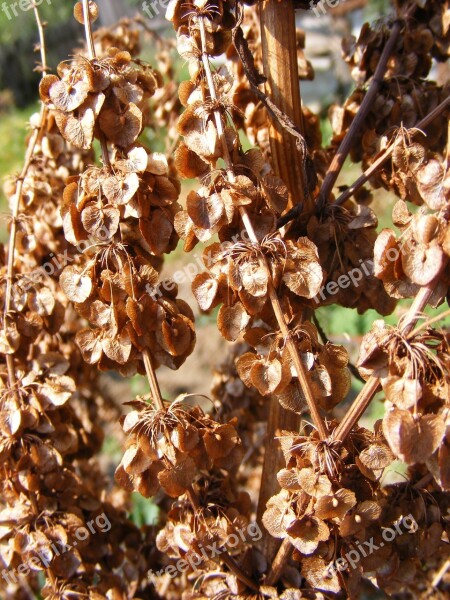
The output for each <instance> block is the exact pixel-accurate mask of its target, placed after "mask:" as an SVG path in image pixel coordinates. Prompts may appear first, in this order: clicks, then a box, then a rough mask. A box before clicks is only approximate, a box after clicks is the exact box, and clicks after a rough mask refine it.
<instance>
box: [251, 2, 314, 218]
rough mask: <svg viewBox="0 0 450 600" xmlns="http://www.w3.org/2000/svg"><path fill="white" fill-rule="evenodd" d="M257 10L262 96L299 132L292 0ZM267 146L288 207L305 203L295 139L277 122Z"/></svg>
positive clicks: (263, 4) (266, 4)
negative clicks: (263, 84)
mask: <svg viewBox="0 0 450 600" xmlns="http://www.w3.org/2000/svg"><path fill="white" fill-rule="evenodd" d="M259 10H260V13H259V14H260V23H261V43H262V55H263V65H264V75H265V77H266V78H267V82H266V94H267V95H268V96H269V97H270V99H271V100H272V102H274V104H276V106H277V107H278V108H279V109H280V110H281V111H283V112H284V113H285V114H286V115H287V116H288V117H290V118H291V119H292V121H293V122H294V123H295V125H296V126H297V127H298V129H299V130H300V131H301V132H302V133H303V130H304V127H303V115H302V106H301V97H300V82H299V77H298V62H297V42H296V27H295V10H294V3H293V0H282V1H281V2H274V0H263V2H261V4H260V9H259ZM270 147H271V150H272V165H273V168H274V170H275V172H276V174H277V175H278V176H279V177H280V178H281V179H282V180H283V181H284V183H285V184H286V185H287V187H288V190H289V194H290V206H289V208H291V207H292V206H293V205H295V204H299V203H300V202H304V201H305V200H307V198H305V196H306V194H305V192H304V190H305V187H306V177H305V171H304V156H302V153H301V151H300V150H299V149H298V148H297V145H296V139H295V138H294V137H293V136H292V135H291V133H289V132H288V131H286V130H285V129H283V127H281V126H280V124H279V123H273V124H272V125H271V126H270Z"/></svg>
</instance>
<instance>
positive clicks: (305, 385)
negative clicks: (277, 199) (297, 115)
mask: <svg viewBox="0 0 450 600" xmlns="http://www.w3.org/2000/svg"><path fill="white" fill-rule="evenodd" d="M199 26H200V36H201V40H202V62H203V67H204V70H205V75H206V80H207V82H208V86H209V92H210V95H211V98H212V99H213V100H217V94H216V90H215V85H214V80H213V77H212V73H211V67H210V65H209V58H208V55H207V53H206V51H205V48H206V35H205V24H204V18H200V19H199ZM214 118H215V122H216V127H217V134H218V136H219V139H220V140H221V144H222V151H223V160H224V162H225V166H226V170H227V175H228V177H229V180H230V182H234V181H235V175H234V171H233V164H232V161H231V157H230V153H229V151H228V146H227V142H226V138H225V130H224V126H223V121H222V115H221V114H220V112H219V111H217V110H215V111H214ZM239 213H240V215H241V219H242V222H243V224H244V227H245V230H246V232H247V235H248V237H249V239H250V241H251V242H253V243H254V244H259V240H258V238H257V236H256V234H255V230H254V228H253V225H252V222H251V219H250V217H249V214H248V212H247V211H246V209H245V207H243V206H240V207H239ZM260 260H261V262H262V264H263V266H264V267H265V269H266V271H267V273H268V276H269V284H268V291H269V298H270V302H271V304H272V307H273V311H274V314H275V317H276V319H277V323H278V326H279V328H280V331H281V333H282V335H283V336H284V338H285V340H286V345H287V347H288V349H289V353H290V355H291V358H292V361H293V362H294V366H295V369H296V372H297V376H298V379H299V382H300V385H301V388H302V391H303V393H304V396H305V398H306V401H307V404H308V408H309V411H310V413H311V418H312V420H313V423H314V426H315V427H316V428H317V430H318V432H319V435H320V437H321V439H326V438H327V436H328V433H327V430H326V427H325V424H324V422H323V420H322V418H321V416H320V413H319V410H318V408H317V405H316V402H315V400H314V396H313V394H312V391H311V388H310V386H309V382H308V379H307V376H306V373H305V369H304V367H303V364H302V361H301V358H300V355H299V353H298V350H297V347H296V346H295V344H294V342H293V340H292V338H291V334H290V331H289V327H288V325H287V323H286V320H285V317H284V314H283V310H282V308H281V304H280V301H279V299H278V296H277V293H276V291H275V288H274V286H273V281H272V277H271V273H270V269H269V267H268V265H267V262H266V260H265V258H264V257H261V259H260Z"/></svg>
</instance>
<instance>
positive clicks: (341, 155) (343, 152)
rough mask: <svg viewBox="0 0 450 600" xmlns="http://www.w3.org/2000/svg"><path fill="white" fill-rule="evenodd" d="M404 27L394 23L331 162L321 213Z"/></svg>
mask: <svg viewBox="0 0 450 600" xmlns="http://www.w3.org/2000/svg"><path fill="white" fill-rule="evenodd" d="M414 10H415V5H414V6H413V7H412V9H410V11H409V12H408V13H407V14H406V15H405V19H406V18H409V17H411V16H412V14H413V12H414ZM403 27H404V20H403V19H402V20H398V21H396V22H395V23H394V26H393V28H392V31H391V34H390V36H389V39H388V41H387V43H386V45H385V46H384V48H383V52H382V54H381V56H380V60H379V61H378V64H377V68H376V69H375V73H374V74H373V77H372V81H371V83H370V86H369V89H368V91H367V93H366V95H365V96H364V100H363V101H362V103H361V106H360V107H359V110H358V113H357V114H356V116H355V118H354V119H353V121H352V124H351V125H350V127H349V129H348V131H347V133H346V135H345V137H344V139H343V140H342V142H341V143H340V145H339V148H338V150H337V152H336V154H335V156H334V158H333V160H332V161H331V165H330V166H329V168H328V172H327V174H326V176H325V179H324V180H323V184H322V188H321V190H320V194H319V197H318V199H317V210H318V211H320V210H321V209H322V208H323V207H324V206H325V205H326V203H327V202H328V199H329V196H330V194H331V192H332V190H333V187H334V184H335V183H336V180H337V178H338V176H339V173H340V172H341V170H342V167H343V166H344V162H345V159H346V158H347V156H348V153H349V152H350V149H351V147H352V144H353V140H354V138H355V137H356V136H357V135H358V133H359V131H360V129H361V125H362V123H363V122H364V120H365V119H366V117H367V115H368V114H369V112H370V110H371V108H372V106H373V102H374V100H375V98H376V96H377V94H378V91H379V89H380V85H381V84H382V82H383V79H384V75H385V73H386V69H387V63H388V61H389V58H390V57H391V54H392V52H393V50H394V48H395V45H396V44H397V40H398V36H399V35H400V32H401V30H402V28H403Z"/></svg>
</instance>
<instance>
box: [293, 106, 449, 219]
mask: <svg viewBox="0 0 450 600" xmlns="http://www.w3.org/2000/svg"><path fill="white" fill-rule="evenodd" d="M449 105H450V96H448V97H447V98H445V100H443V101H442V102H441V103H440V104H438V105H437V106H436V108H435V109H434V110H432V111H431V112H430V113H429V114H428V115H427V116H426V117H424V118H423V119H422V120H421V121H419V122H418V123H417V124H416V125H414V128H412V129H411V130H410V132H411V135H412V136H414V135H416V134H417V133H419V130H424V129H426V127H428V125H429V124H430V123H432V121H434V119H436V117H438V116H439V115H441V114H442V113H443V112H444V110H445V109H446V108H447V107H448V106H449ZM414 129H416V130H417V131H414ZM400 143H401V139H400V138H397V139H396V140H395V141H394V143H393V144H391V145H390V146H389V148H387V149H386V150H385V151H384V152H383V154H381V156H379V157H378V158H377V159H376V160H375V161H374V162H373V163H372V164H371V165H370V167H369V168H368V169H366V170H365V171H364V173H363V174H362V175H361V176H360V177H358V179H357V180H356V181H355V183H353V184H352V185H351V186H350V187H348V188H347V189H346V190H345V191H344V192H342V194H341V195H340V196H339V197H338V198H337V200H336V201H335V202H334V203H333V206H334V205H335V204H336V205H340V204H343V203H344V202H345V201H346V200H348V199H349V198H350V197H351V196H353V194H355V192H357V191H358V190H359V189H360V188H362V186H363V185H364V184H365V183H366V182H367V181H368V180H369V179H370V178H371V177H372V175H373V174H374V173H376V172H377V171H378V170H379V169H380V168H381V167H382V166H383V165H384V163H385V162H386V161H387V160H388V159H389V157H390V156H391V155H392V153H393V152H394V150H395V148H396V147H397V146H398V144H400ZM289 220H290V219H289Z"/></svg>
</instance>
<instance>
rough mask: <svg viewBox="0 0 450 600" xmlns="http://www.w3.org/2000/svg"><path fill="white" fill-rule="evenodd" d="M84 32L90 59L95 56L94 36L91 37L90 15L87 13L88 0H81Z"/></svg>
mask: <svg viewBox="0 0 450 600" xmlns="http://www.w3.org/2000/svg"><path fill="white" fill-rule="evenodd" d="M83 15H84V33H85V37H86V44H87V48H88V55H89V59H90V60H94V58H95V48H94V38H93V37H92V27H91V16H90V14H89V0H83Z"/></svg>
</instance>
